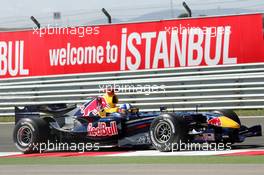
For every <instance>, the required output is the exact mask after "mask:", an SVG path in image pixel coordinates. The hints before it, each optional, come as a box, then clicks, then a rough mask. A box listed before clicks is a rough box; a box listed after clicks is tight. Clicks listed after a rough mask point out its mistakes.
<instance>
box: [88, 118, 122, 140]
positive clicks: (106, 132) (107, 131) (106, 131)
mask: <svg viewBox="0 0 264 175" xmlns="http://www.w3.org/2000/svg"><path fill="white" fill-rule="evenodd" d="M87 132H88V136H94V137H96V136H97V137H100V136H113V135H117V134H118V130H117V124H116V122H115V121H112V122H110V126H106V123H105V122H98V125H97V127H93V124H92V123H89V124H88V127H87Z"/></svg>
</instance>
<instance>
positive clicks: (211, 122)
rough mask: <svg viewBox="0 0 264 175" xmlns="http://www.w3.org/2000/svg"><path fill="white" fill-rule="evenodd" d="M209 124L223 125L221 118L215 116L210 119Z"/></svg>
mask: <svg viewBox="0 0 264 175" xmlns="http://www.w3.org/2000/svg"><path fill="white" fill-rule="evenodd" d="M208 124H210V125H214V126H221V120H220V119H219V118H213V119H211V120H209V121H208Z"/></svg>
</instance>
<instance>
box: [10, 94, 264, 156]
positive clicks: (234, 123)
mask: <svg viewBox="0 0 264 175" xmlns="http://www.w3.org/2000/svg"><path fill="white" fill-rule="evenodd" d="M110 101H113V103H114V101H115V103H116V102H117V99H116V98H110ZM108 102H109V99H108V100H106V99H105V98H104V97H103V96H99V97H94V98H90V99H88V100H87V102H86V103H84V104H83V105H82V106H79V107H78V106H76V105H73V106H69V105H66V104H56V105H55V104H54V105H34V106H25V107H23V108H18V107H16V108H15V119H16V120H15V123H16V125H15V128H14V132H13V140H14V143H15V145H16V146H17V148H18V149H19V150H21V151H22V152H24V153H32V152H39V149H38V148H39V146H40V145H41V144H42V143H47V142H49V143H50V142H54V143H55V142H56V143H72V142H74V143H93V144H94V145H93V146H96V147H138V146H140V147H144V148H147V147H148V148H155V149H157V150H159V151H172V150H173V149H174V146H175V144H177V143H180V142H181V143H230V144H232V143H236V142H243V141H244V140H245V138H246V137H252V136H261V133H262V132H261V126H260V125H256V126H253V127H250V128H248V127H246V126H243V125H242V124H241V122H240V120H239V117H238V116H237V115H236V114H235V113H234V112H233V111H231V110H218V111H213V112H198V111H197V112H167V111H166V109H165V108H164V107H162V108H161V109H160V110H159V111H157V112H140V111H139V110H138V109H136V108H134V107H132V106H131V105H129V104H123V105H121V106H120V107H119V108H118V109H117V108H115V106H111V109H113V108H114V110H112V111H111V112H105V111H107V110H105V109H106V108H108V107H109V104H108Z"/></svg>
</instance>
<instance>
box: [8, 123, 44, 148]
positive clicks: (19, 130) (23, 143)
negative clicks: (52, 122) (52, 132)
mask: <svg viewBox="0 0 264 175" xmlns="http://www.w3.org/2000/svg"><path fill="white" fill-rule="evenodd" d="M48 133H49V126H48V123H47V122H45V121H44V120H43V119H41V118H23V119H21V120H19V121H18V123H17V124H16V125H15V128H14V131H13V141H14V143H15V145H16V147H17V148H18V149H19V150H20V151H22V152H23V153H35V152H39V151H40V150H39V146H40V143H46V141H47V138H48Z"/></svg>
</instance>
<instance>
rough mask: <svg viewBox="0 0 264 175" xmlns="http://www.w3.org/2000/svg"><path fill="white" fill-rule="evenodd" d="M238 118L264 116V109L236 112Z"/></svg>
mask: <svg viewBox="0 0 264 175" xmlns="http://www.w3.org/2000/svg"><path fill="white" fill-rule="evenodd" d="M235 112H236V113H237V115H238V116H264V109H247V110H245V109H243V110H235Z"/></svg>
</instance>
